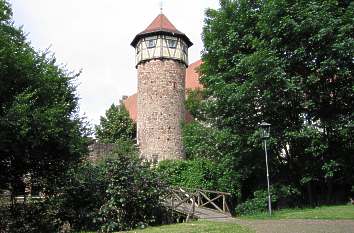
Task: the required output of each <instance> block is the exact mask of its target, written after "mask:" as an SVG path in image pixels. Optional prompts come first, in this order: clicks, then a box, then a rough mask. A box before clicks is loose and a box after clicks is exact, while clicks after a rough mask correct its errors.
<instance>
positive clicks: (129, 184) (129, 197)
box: [98, 155, 166, 232]
mask: <svg viewBox="0 0 354 233" xmlns="http://www.w3.org/2000/svg"><path fill="white" fill-rule="evenodd" d="M150 167H151V165H150V164H148V163H144V162H142V161H141V160H140V159H139V158H138V157H137V156H131V155H117V156H115V159H108V160H107V163H106V170H105V172H106V173H105V175H106V178H107V180H108V186H107V189H106V197H105V202H104V204H103V205H102V207H101V208H100V211H99V216H100V217H99V219H98V220H99V221H100V223H101V224H102V227H101V229H102V231H104V232H111V231H117V230H119V231H120V230H129V229H132V228H137V227H145V226H146V225H153V224H156V223H159V217H161V216H160V215H161V214H162V212H163V211H164V210H163V207H162V205H161V203H160V198H161V196H162V195H164V191H165V190H166V187H165V185H164V183H162V182H161V180H160V178H159V176H158V174H157V173H156V172H155V171H154V170H152V169H151V168H150Z"/></svg>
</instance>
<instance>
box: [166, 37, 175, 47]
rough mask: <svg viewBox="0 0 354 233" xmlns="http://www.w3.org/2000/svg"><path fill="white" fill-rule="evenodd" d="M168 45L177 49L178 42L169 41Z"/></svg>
mask: <svg viewBox="0 0 354 233" xmlns="http://www.w3.org/2000/svg"><path fill="white" fill-rule="evenodd" d="M167 45H168V47H169V48H172V49H175V48H176V47H177V40H174V39H168V40H167Z"/></svg>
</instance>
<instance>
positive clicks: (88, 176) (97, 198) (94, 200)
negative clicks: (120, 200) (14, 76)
mask: <svg viewBox="0 0 354 233" xmlns="http://www.w3.org/2000/svg"><path fill="white" fill-rule="evenodd" d="M66 177H67V178H66V182H65V185H64V186H63V187H60V188H59V189H58V190H56V193H57V195H55V196H52V197H51V198H49V199H48V200H47V201H46V204H47V205H48V208H50V209H53V210H56V212H57V213H56V216H57V218H58V219H60V220H61V221H62V222H68V223H70V226H71V228H73V229H75V230H84V229H85V230H95V229H97V228H98V227H99V225H98V223H97V221H96V219H97V218H98V217H99V216H98V212H99V209H100V207H101V206H102V205H103V203H104V198H105V191H106V187H107V182H108V181H107V178H106V176H105V170H104V166H103V164H93V163H90V162H83V163H82V164H81V165H80V166H77V167H76V168H75V169H71V170H69V172H68V174H67V176H66Z"/></svg>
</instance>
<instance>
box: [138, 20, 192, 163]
mask: <svg viewBox="0 0 354 233" xmlns="http://www.w3.org/2000/svg"><path fill="white" fill-rule="evenodd" d="M131 45H132V46H133V47H134V48H135V52H136V68H137V70H138V100H137V102H138V104H137V140H138V144H139V147H140V154H141V156H142V157H143V158H144V159H145V160H151V161H161V160H166V159H183V158H184V150H183V145H182V135H181V124H182V122H183V120H184V113H185V108H184V100H185V75H186V67H187V66H188V48H189V47H190V46H191V45H192V42H191V41H190V40H189V38H188V37H187V36H186V35H185V34H183V33H182V32H180V31H178V30H177V29H176V28H175V27H174V26H173V24H172V23H171V22H170V21H169V20H168V19H167V18H166V16H165V15H163V14H160V15H158V16H157V17H156V18H155V19H154V21H153V22H152V23H151V24H150V25H149V26H148V27H147V28H146V29H145V30H144V31H142V32H141V33H139V34H138V35H136V36H135V38H134V40H133V41H132V43H131Z"/></svg>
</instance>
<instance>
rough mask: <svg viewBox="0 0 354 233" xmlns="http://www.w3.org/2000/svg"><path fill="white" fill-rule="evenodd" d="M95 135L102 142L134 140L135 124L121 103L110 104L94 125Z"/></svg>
mask: <svg viewBox="0 0 354 233" xmlns="http://www.w3.org/2000/svg"><path fill="white" fill-rule="evenodd" d="M96 137H97V139H98V141H99V142H102V143H116V142H118V141H131V140H135V137H136V125H135V123H134V122H133V121H132V119H130V116H129V113H128V111H127V110H126V108H125V107H124V104H123V103H120V105H114V104H112V105H111V106H110V107H109V109H108V110H107V111H106V114H105V116H101V119H100V124H99V125H96Z"/></svg>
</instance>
